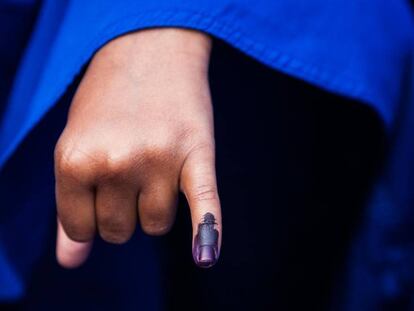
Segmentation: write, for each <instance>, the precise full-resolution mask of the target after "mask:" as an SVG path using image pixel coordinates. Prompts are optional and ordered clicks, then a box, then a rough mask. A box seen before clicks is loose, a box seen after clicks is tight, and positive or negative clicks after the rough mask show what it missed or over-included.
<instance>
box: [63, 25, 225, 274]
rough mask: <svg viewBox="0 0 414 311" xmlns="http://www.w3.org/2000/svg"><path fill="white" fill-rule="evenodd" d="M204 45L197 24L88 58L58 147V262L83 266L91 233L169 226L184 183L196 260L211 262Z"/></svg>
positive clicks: (123, 237) (213, 191) (124, 42)
mask: <svg viewBox="0 0 414 311" xmlns="http://www.w3.org/2000/svg"><path fill="white" fill-rule="evenodd" d="M210 45H211V42H210V38H209V37H208V36H206V35H204V34H202V33H199V32H195V31H190V30H184V29H166V28H164V29H152V30H144V31H140V32H136V33H132V34H128V35H125V36H123V37H120V38H118V39H116V40H114V41H112V42H110V43H108V44H107V45H106V46H104V47H103V48H102V49H101V50H100V51H99V52H98V53H97V54H96V55H95V56H94V58H93V60H92V62H91V64H90V65H89V67H88V70H87V72H86V74H85V76H84V78H83V80H82V82H81V84H80V86H79V88H78V90H77V93H76V95H75V97H74V99H73V102H72V105H71V108H70V112H69V117H68V122H67V124H66V127H65V130H64V131H63V133H62V135H61V137H60V139H59V141H58V143H57V146H56V150H55V175H56V200H57V208H58V220H59V221H58V239H57V250H56V252H57V258H58V261H59V262H60V264H61V265H63V266H65V267H76V266H78V265H80V264H82V263H83V262H84V260H85V259H86V257H87V256H88V253H89V250H90V247H91V243H92V240H93V238H94V236H95V234H96V233H97V232H99V234H100V236H101V237H102V238H103V239H104V240H106V241H108V242H110V243H124V242H126V241H127V240H128V239H129V238H130V237H131V235H132V234H133V232H134V230H135V226H136V224H137V221H139V222H140V224H141V227H142V229H143V230H144V232H146V233H148V234H151V235H161V234H165V233H167V232H168V231H169V230H170V228H171V226H172V225H173V222H174V217H175V212H176V203H177V195H178V191H180V190H181V191H182V192H183V193H184V194H185V196H186V198H187V200H188V202H189V205H190V208H191V218H192V223H193V256H194V260H195V262H196V263H197V264H198V265H199V266H202V267H209V266H211V265H213V264H214V263H215V262H216V261H217V258H218V256H219V249H220V245H221V232H222V226H221V212H220V202H219V196H218V192H217V185H216V174H215V148H214V146H215V143H214V128H213V113H212V104H211V99H210V93H209V86H208V78H207V71H208V61H209V55H210ZM62 227H63V228H62Z"/></svg>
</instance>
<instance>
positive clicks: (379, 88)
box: [0, 0, 414, 310]
mask: <svg viewBox="0 0 414 311" xmlns="http://www.w3.org/2000/svg"><path fill="white" fill-rule="evenodd" d="M10 2H13V1H10V0H8V1H4V2H0V7H1V5H3V3H10ZM15 2H16V3H19V4H20V5H24V4H26V5H31V2H32V1H15ZM165 26H177V27H186V28H193V29H198V30H201V31H204V32H206V33H209V34H211V35H213V36H215V37H217V38H221V39H223V40H224V41H226V42H228V43H229V44H230V45H232V46H234V47H236V48H238V49H240V50H242V51H243V52H244V53H246V54H248V55H250V56H252V57H254V58H255V59H257V60H259V61H260V62H262V63H264V64H266V65H267V66H270V67H271V68H274V69H276V70H279V71H282V72H284V73H286V74H289V75H291V76H294V77H297V78H300V79H303V80H305V81H307V82H309V83H312V84H314V85H316V86H318V87H320V88H323V89H325V90H327V91H330V92H333V93H337V94H341V95H344V96H347V97H350V98H353V99H356V100H359V101H360V102H361V103H363V104H367V105H369V106H371V107H372V108H373V109H374V110H375V111H376V112H377V113H378V115H379V116H380V118H381V119H382V120H383V122H384V126H385V127H386V128H387V130H388V133H389V137H390V139H392V140H393V145H394V150H393V151H392V154H391V156H390V157H389V159H388V165H387V168H386V169H385V170H384V172H383V175H382V176H381V178H380V179H379V180H378V185H377V187H376V188H374V191H373V199H372V201H371V203H370V208H369V210H368V212H367V215H366V225H365V226H364V227H363V229H362V230H361V232H360V235H359V236H358V237H357V238H356V241H355V248H354V251H353V252H352V254H351V255H350V263H351V264H350V268H349V269H350V270H349V277H348V278H347V282H346V284H348V286H349V288H348V291H347V292H348V295H349V297H348V298H347V300H346V301H347V302H348V303H346V304H344V308H345V309H346V310H357V308H356V307H355V306H356V305H358V306H361V301H360V299H361V298H360V296H358V295H357V293H358V289H361V287H363V286H366V284H367V283H364V282H368V283H369V284H370V288H371V290H372V292H370V293H368V294H367V296H366V298H365V299H366V301H365V302H364V303H365V305H364V306H365V308H361V310H370V308H372V309H373V310H375V306H376V304H377V303H379V300H381V299H385V298H384V297H388V296H390V295H391V296H392V297H394V296H398V295H401V293H402V292H404V291H407V286H412V285H413V284H412V282H413V281H414V276H413V277H411V275H412V274H414V270H413V269H414V268H410V267H414V259H413V258H412V255H411V254H412V253H413V250H414V244H413V243H412V242H411V241H412V239H411V238H410V239H409V238H408V237H407V236H409V233H411V237H412V238H414V232H413V230H411V231H410V226H411V224H412V222H414V213H413V212H411V210H413V207H414V204H413V203H414V195H413V192H414V180H413V179H414V167H413V166H414V160H413V159H414V150H413V149H414V147H413V144H412V143H410V137H412V134H414V122H413V121H412V120H413V116H414V109H413V106H414V96H413V92H414V82H413V81H414V80H413V78H412V76H413V72H414V68H413V65H412V64H413V63H414V60H413V57H414V23H413V19H412V16H411V14H410V8H409V7H408V3H406V1H403V0H394V1H387V0H361V1H346V0H331V1H324V0H312V1H311V0H301V1H273V0H256V1H249V0H198V1H192V0H175V1H174V0H153V1H147V0H117V1H114V0H89V1H81V0H60V1H54V0H45V1H43V5H42V7H41V11H40V13H39V16H38V20H37V23H36V27H35V30H34V31H33V34H32V36H31V40H30V44H29V45H28V47H27V49H26V51H25V55H24V57H23V59H22V61H21V63H20V66H19V70H18V72H17V75H16V77H15V80H14V84H13V88H12V91H11V94H10V96H9V98H8V100H7V101H6V102H5V104H4V108H3V110H2V111H3V114H2V120H1V123H0V166H2V167H4V170H5V171H7V169H10V168H9V167H10V166H12V165H13V163H14V162H13V159H12V155H13V153H14V152H15V151H16V149H17V148H18V147H19V146H21V144H22V142H23V140H24V139H25V138H27V136H28V135H29V134H30V132H31V131H32V130H33V129H34V128H35V127H36V125H37V124H38V123H39V121H40V120H41V119H42V118H43V117H44V116H45V114H46V113H47V112H48V111H49V110H50V109H51V108H52V107H53V106H54V105H56V103H57V102H58V100H59V98H61V96H63V94H64V93H65V91H66V90H67V89H68V87H69V86H70V85H71V83H72V82H73V81H74V79H75V78H76V76H77V75H78V74H79V73H80V71H81V69H82V67H83V66H84V65H85V64H87V62H88V61H89V60H90V58H91V56H93V54H94V53H95V52H96V51H97V50H98V49H99V48H100V47H101V46H103V45H104V44H105V43H107V42H108V41H109V40H111V39H113V38H115V37H117V36H119V35H122V34H124V33H127V32H130V31H134V30H138V29H143V28H148V27H165ZM44 143H46V142H45V141H37V142H33V144H32V145H30V146H31V147H32V148H41V146H42V144H44ZM35 154H36V153H35ZM44 157H45V156H44V155H38V158H35V159H33V160H32V159H30V160H29V159H28V160H27V162H28V163H27V167H24V168H16V170H18V171H19V170H20V171H21V173H20V174H21V176H22V178H23V176H24V174H25V173H27V170H26V169H29V167H30V166H33V164H34V163H36V166H37V168H36V169H37V170H35V169H34V168H32V169H33V170H34V171H36V174H37V175H29V174H28V176H39V177H38V178H39V180H36V181H30V180H23V181H22V186H21V187H22V188H21V189H22V194H24V198H21V199H18V200H15V202H13V201H9V202H8V204H4V205H3V204H2V206H1V208H0V215H1V216H2V219H1V223H0V299H3V300H7V299H16V298H18V297H21V296H22V295H23V294H24V288H25V284H26V281H27V278H28V277H29V276H30V271H31V267H32V265H33V264H34V263H35V261H36V260H37V258H38V257H39V254H40V252H41V249H42V246H43V245H44V241H43V237H44V236H45V234H46V233H45V232H46V230H47V229H46V228H45V227H46V224H43V221H41V220H42V218H41V217H47V218H50V217H52V215H53V212H54V207H53V198H51V195H50V194H51V193H52V191H53V190H51V189H49V188H48V187H49V186H46V185H50V183H51V182H52V181H51V180H50V177H48V176H50V174H51V172H42V171H41V167H42V163H43V161H45V158H44ZM8 160H10V161H9V162H7V161H8ZM34 160H36V161H34ZM10 170H11V169H10ZM5 175H7V174H5ZM5 175H3V176H2V186H3V187H2V189H0V191H1V193H2V196H3V197H10V194H8V193H7V192H6V191H7V189H11V188H12V187H11V186H10V185H8V183H7V180H6V177H5ZM378 198H379V199H378ZM34 210H35V211H36V212H34ZM22 228H24V231H25V232H26V231H27V230H29V228H30V229H31V231H32V232H33V235H32V236H30V237H27V235H26V234H23V233H22V232H21V230H23V229H22ZM390 232H392V235H391V236H392V238H391V237H390V234H389V233H390ZM27 245H31V247H30V248H27ZM378 245H380V246H381V247H379V246H378ZM377 246H378V247H377ZM383 246H384V247H383ZM141 247H142V249H141V251H142V252H146V251H148V250H149V251H151V246H150V245H144V246H141ZM372 248H374V250H373V252H370V255H369V256H368V255H367V254H366V252H367V250H370V249H372ZM375 250H378V252H377V253H376V252H375ZM382 252H386V254H383V253H382ZM367 256H368V257H370V256H374V257H375V258H366V257H367ZM378 258H381V260H380V262H379V263H378V264H376V265H375V267H377V269H375V271H371V270H372V266H373V265H372V261H375V262H377V261H378ZM395 262H404V264H401V265H400V264H395ZM403 267H407V269H408V270H409V271H410V273H408V274H407V273H405V270H404V271H403V270H402V269H405V268H403ZM154 269H155V268H154ZM355 269H357V270H355ZM356 271H364V274H361V273H359V272H358V273H357V272H356ZM361 275H366V278H364V282H363V281H361V280H360V279H359V278H360V277H361ZM406 279H407V280H406ZM378 280H380V281H379V282H377V281H378ZM3 284H8V285H7V286H3ZM364 284H365V285H364ZM371 285H372V286H371ZM155 287H156V286H154V291H155ZM363 288H366V287H363ZM344 299H345V298H344Z"/></svg>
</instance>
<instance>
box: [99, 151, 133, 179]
mask: <svg viewBox="0 0 414 311" xmlns="http://www.w3.org/2000/svg"><path fill="white" fill-rule="evenodd" d="M131 160H132V156H130V155H129V154H121V155H120V154H114V153H112V154H111V153H110V154H107V155H106V156H105V160H104V161H103V164H102V166H103V167H102V168H101V172H103V177H107V178H116V177H120V176H123V175H124V174H125V172H128V170H129V169H130V167H131V164H130V163H131Z"/></svg>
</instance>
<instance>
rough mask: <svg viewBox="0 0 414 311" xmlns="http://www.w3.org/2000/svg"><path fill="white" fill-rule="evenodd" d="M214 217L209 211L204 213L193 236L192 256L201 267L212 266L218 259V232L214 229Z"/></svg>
mask: <svg viewBox="0 0 414 311" xmlns="http://www.w3.org/2000/svg"><path fill="white" fill-rule="evenodd" d="M215 225H217V223H216V219H215V218H214V215H213V214H211V213H206V214H205V215H204V216H203V220H202V222H201V223H199V224H198V230H197V234H196V236H195V238H194V248H193V258H194V261H195V263H196V264H197V265H198V266H199V267H202V268H209V267H211V266H213V265H214V264H215V263H216V262H217V259H218V238H219V232H218V231H217V229H215Z"/></svg>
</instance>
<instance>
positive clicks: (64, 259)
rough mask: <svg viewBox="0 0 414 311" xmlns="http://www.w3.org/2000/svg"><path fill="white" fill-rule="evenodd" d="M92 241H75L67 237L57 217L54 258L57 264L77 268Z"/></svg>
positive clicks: (86, 255) (88, 251)
mask: <svg viewBox="0 0 414 311" xmlns="http://www.w3.org/2000/svg"><path fill="white" fill-rule="evenodd" d="M91 247H92V241H88V242H76V241H73V240H72V239H70V238H69V237H68V235H67V234H66V232H65V230H64V229H63V226H62V224H61V222H60V220H59V218H58V219H57V239H56V258H57V261H58V262H59V264H60V265H61V266H63V267H65V268H69V269H70V268H77V267H79V266H80V265H81V264H82V263H83V262H85V260H86V258H88V255H89V253H90V250H91Z"/></svg>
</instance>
